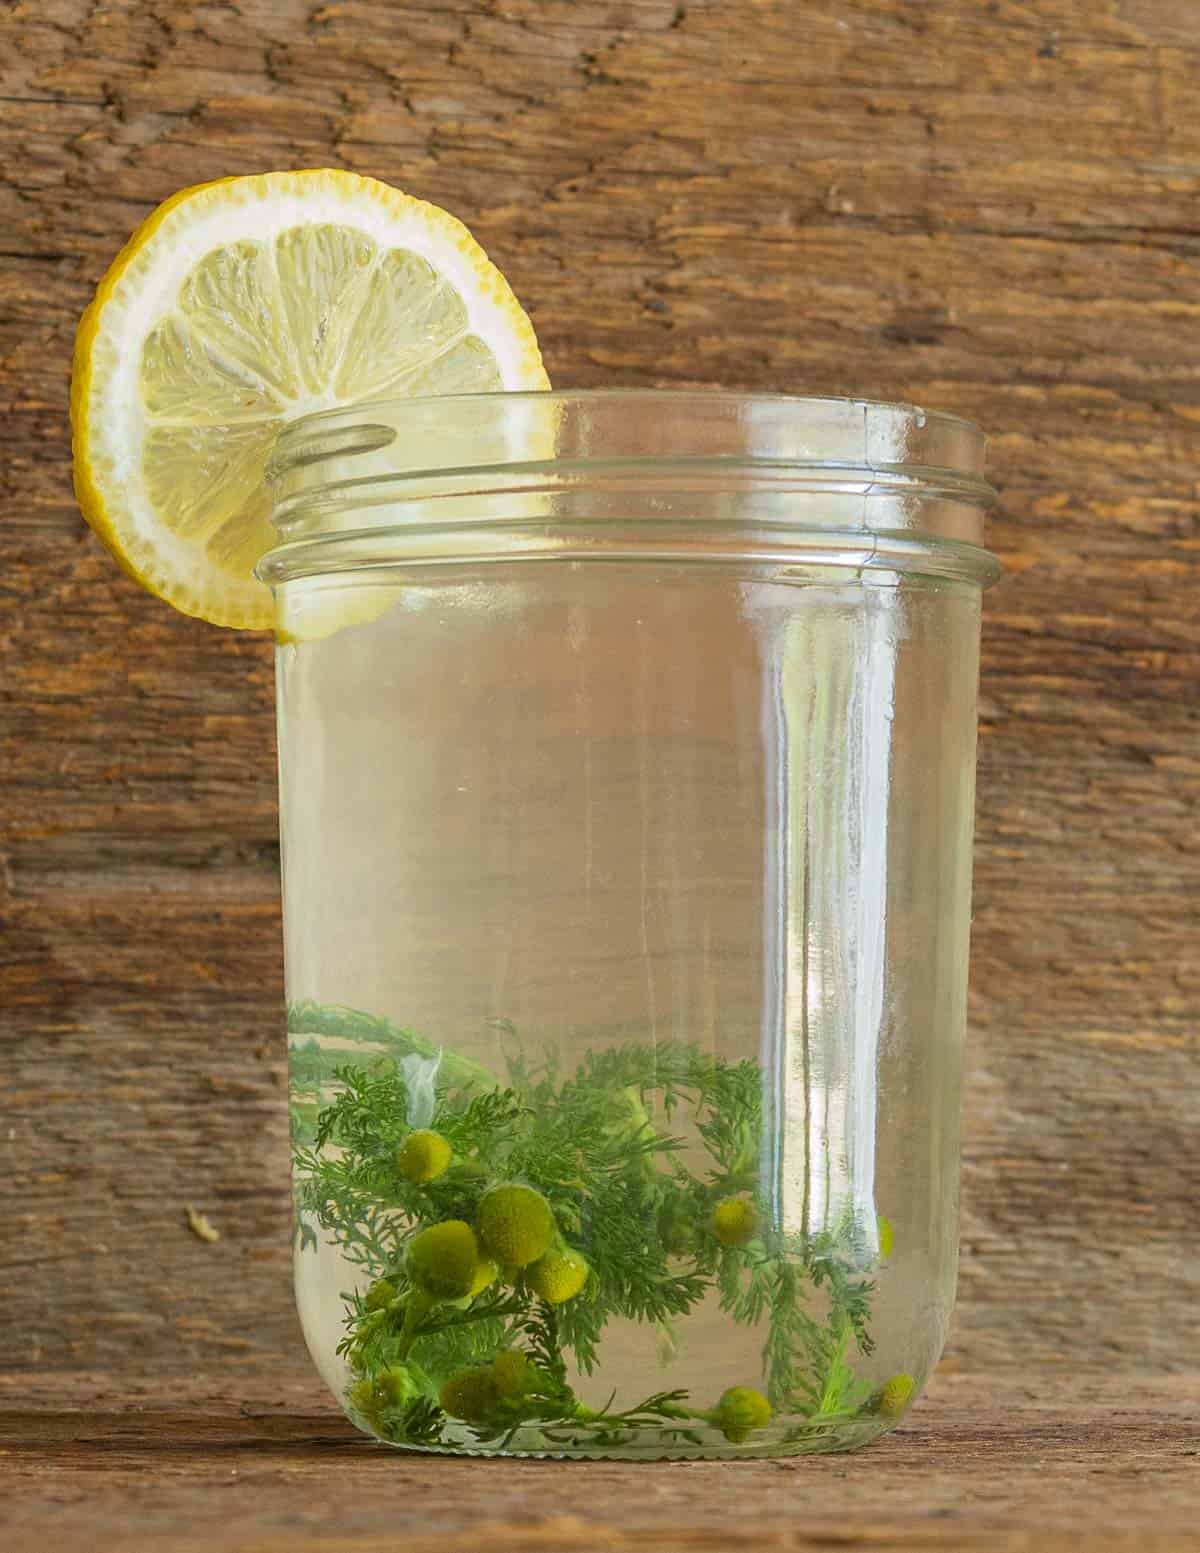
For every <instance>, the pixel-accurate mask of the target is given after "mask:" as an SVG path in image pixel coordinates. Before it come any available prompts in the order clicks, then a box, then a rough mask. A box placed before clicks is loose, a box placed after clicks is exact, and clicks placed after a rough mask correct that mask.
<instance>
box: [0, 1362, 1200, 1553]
mask: <svg viewBox="0 0 1200 1553" xmlns="http://www.w3.org/2000/svg"><path fill="white" fill-rule="evenodd" d="M1198 1382H1200V1376H1196V1375H1190V1376H1174V1377H1165V1378H1155V1379H1154V1380H1153V1381H1149V1380H1139V1379H1136V1378H1131V1377H1121V1378H1120V1379H1114V1378H1112V1377H1103V1376H1099V1377H1090V1378H1086V1379H1072V1380H1071V1381H1070V1382H1068V1383H1066V1384H1063V1383H1059V1382H1053V1383H1046V1382H1045V1380H1044V1379H1040V1378H1033V1379H1032V1380H1018V1379H1014V1378H1013V1377H1012V1376H1004V1375H988V1374H984V1373H977V1374H975V1375H972V1376H966V1375H959V1376H944V1377H942V1378H940V1379H939V1380H937V1381H935V1383H934V1384H933V1386H932V1387H931V1388H930V1390H929V1391H928V1392H927V1393H926V1395H925V1397H924V1398H923V1399H922V1401H921V1402H920V1404H919V1405H918V1407H917V1408H916V1409H915V1410H914V1412H913V1413H912V1414H911V1415H910V1416H909V1418H908V1419H907V1421H906V1422H905V1424H904V1425H903V1427H902V1428H901V1429H899V1430H898V1431H897V1432H896V1433H895V1434H894V1435H891V1436H889V1437H887V1438H885V1439H884V1440H882V1441H880V1442H878V1443H877V1444H875V1445H873V1446H870V1447H869V1448H868V1449H867V1450H865V1451H861V1452H859V1453H858V1454H856V1455H849V1456H844V1455H843V1456H810V1457H806V1458H803V1459H798V1460H794V1461H787V1462H780V1461H760V1462H720V1463H713V1462H700V1463H695V1462H674V1463H669V1464H660V1465H658V1466H655V1465H653V1464H648V1463H616V1462H596V1463H592V1462H570V1463H556V1462H526V1461H522V1462H512V1461H481V1460H463V1459H449V1458H442V1457H433V1456H410V1455H407V1454H401V1453H399V1452H396V1451H393V1450H391V1449H389V1448H387V1447H384V1446H377V1445H374V1444H372V1443H370V1442H368V1441H366V1440H364V1439H363V1437H362V1436H361V1435H358V1434H357V1433H356V1432H355V1431H354V1430H353V1429H352V1428H351V1426H350V1425H349V1424H347V1423H346V1422H345V1420H344V1419H342V1418H341V1416H340V1414H337V1413H335V1412H334V1411H332V1410H331V1407H330V1404H329V1402H328V1400H327V1399H322V1398H321V1397H320V1395H319V1394H317V1393H316V1392H314V1391H313V1390H312V1388H311V1387H307V1388H306V1387H305V1386H303V1385H294V1386H287V1387H276V1388H274V1390H270V1389H267V1388H263V1387H256V1388H254V1389H255V1391H256V1395H255V1397H254V1399H253V1400H251V1401H243V1402H242V1403H241V1404H238V1403H236V1402H234V1401H231V1399H230V1395H229V1392H228V1389H227V1388H214V1387H213V1386H212V1385H211V1383H208V1384H204V1383H201V1382H199V1381H196V1380H190V1381H188V1380H185V1381H182V1382H179V1383H177V1384H174V1385H172V1386H169V1387H165V1386H164V1385H163V1384H162V1383H161V1381H156V1382H151V1383H148V1384H146V1385H145V1386H144V1387H143V1388H142V1392H141V1395H140V1396H139V1397H138V1398H137V1399H136V1400H135V1399H132V1398H130V1399H127V1400H126V1404H125V1405H124V1406H123V1407H121V1408H119V1409H115V1410H114V1409H113V1407H112V1405H111V1402H108V1401H106V1400H105V1398H104V1396H103V1394H102V1393H103V1386H102V1385H101V1386H100V1387H97V1385H96V1378H95V1377H86V1376H81V1377H79V1379H78V1382H77V1385H76V1389H75V1394H74V1395H73V1396H71V1395H69V1394H65V1393H60V1394H59V1395H57V1396H54V1395H50V1394H49V1392H48V1390H47V1387H46V1386H45V1385H44V1384H41V1383H39V1384H35V1386H34V1389H33V1391H32V1393H30V1392H29V1391H27V1390H26V1391H25V1392H24V1395H21V1394H20V1393H18V1394H17V1395H16V1396H14V1395H12V1394H11V1393H10V1394H8V1395H6V1394H5V1392H4V1391H0V1479H2V1481H3V1485H4V1492H3V1495H0V1546H3V1547H5V1548H6V1549H8V1548H9V1547H11V1548H12V1549H13V1550H14V1553H18V1550H19V1553H24V1550H25V1549H29V1550H30V1553H59V1550H61V1553H77V1550H78V1549H79V1547H80V1546H84V1547H86V1548H87V1549H88V1550H89V1553H128V1550H130V1549H135V1550H137V1553H141V1550H145V1553H213V1550H215V1553H395V1550H399V1549H402V1550H403V1553H476V1550H485V1553H526V1550H529V1553H534V1550H537V1553H551V1550H562V1553H609V1550H611V1553H635V1550H637V1553H793V1550H795V1553H799V1550H801V1549H830V1550H833V1549H846V1548H861V1549H869V1550H878V1553H884V1550H888V1553H890V1550H893V1549H894V1550H897V1553H899V1550H904V1553H934V1550H937V1553H993V1550H1000V1549H1011V1550H1021V1553H1026V1550H1027V1553H1192V1550H1193V1549H1194V1548H1195V1547H1196V1546H1197V1540H1196V1539H1197V1513H1196V1512H1197V1494H1196V1479H1197V1475H1198V1474H1200V1415H1198V1413H1197V1407H1196V1396H1197V1383H1198ZM34 1402H36V1403H38V1404H40V1409H39V1410H38V1411H33V1412H31V1411H30V1407H31V1404H32V1403H34ZM64 1403H69V1404H70V1407H71V1411H66V1412H64V1411H59V1410H57V1409H61V1408H62V1407H63V1405H64ZM14 1404H16V1408H15V1410H11V1411H10V1409H14ZM6 1535H7V1537H8V1539H9V1540H7V1541H6V1540H5V1536H6Z"/></svg>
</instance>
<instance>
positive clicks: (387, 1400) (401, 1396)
mask: <svg viewBox="0 0 1200 1553" xmlns="http://www.w3.org/2000/svg"><path fill="white" fill-rule="evenodd" d="M419 1390H420V1388H419V1387H418V1385H417V1383H416V1381H415V1380H414V1379H413V1377H412V1375H411V1374H410V1373H409V1371H408V1369H407V1367H406V1366H405V1365H403V1364H389V1365H388V1367H387V1369H385V1370H380V1372H379V1374H378V1375H376V1377H375V1383H374V1393H375V1400H376V1402H377V1404H378V1406H379V1407H380V1408H385V1407H403V1406H404V1404H405V1403H406V1402H411V1401H412V1400H413V1398H414V1397H415V1396H416V1395H417V1393H418V1391H419Z"/></svg>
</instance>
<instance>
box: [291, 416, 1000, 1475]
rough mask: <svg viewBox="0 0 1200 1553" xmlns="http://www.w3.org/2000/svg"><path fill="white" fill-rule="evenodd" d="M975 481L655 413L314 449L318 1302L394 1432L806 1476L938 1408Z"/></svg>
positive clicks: (300, 1273) (362, 1416) (304, 1198)
mask: <svg viewBox="0 0 1200 1553" xmlns="http://www.w3.org/2000/svg"><path fill="white" fill-rule="evenodd" d="M982 454H983V441H982V437H981V435H980V433H979V432H978V431H977V430H976V428H975V427H973V426H971V425H970V424H968V423H967V422H965V421H962V420H958V419H956V418H954V417H952V416H948V415H942V414H933V413H927V412H925V411H922V410H919V409H916V408H913V407H911V406H906V405H893V404H882V403H872V402H865V401H861V400H837V399H803V398H787V397H776V396H765V395H739V394H729V393H703V392H669V393H656V392H643V391H640V390H638V391H616V392H603V393H592V392H587V393H564V394H495V395H478V396H470V397H461V398H453V397H447V398H440V399H426V400H407V401H389V402H379V403H373V404H363V405H357V406H355V407H353V408H352V409H344V410H337V411H330V412H328V413H322V414H318V415H313V416H310V417H308V418H306V419H304V420H301V421H298V422H296V423H295V424H293V425H292V426H290V427H289V428H288V429H287V430H286V432H285V433H284V435H283V437H282V438H281V441H280V443H279V446H278V449H277V452H276V455H275V458H274V461H273V464H272V468H271V471H270V474H271V479H272V485H273V493H274V502H275V506H274V522H275V525H276V529H277V536H278V543H277V545H276V547H275V548H274V549H273V550H272V551H271V552H270V553H269V554H268V555H267V556H266V558H265V559H264V561H263V562H262V563H261V568H260V575H261V576H262V577H263V578H264V580H265V581H267V582H268V583H269V584H270V585H271V587H272V589H273V590H274V595H275V599H276V605H277V641H278V648H277V659H276V666H277V682H278V709H279V764H280V827H281V833H282V853H283V898H284V929H285V948H286V968H287V996H288V1005H289V1021H288V1022H289V1047H290V1075H291V1078H290V1104H291V1118H292V1139H293V1157H294V1191H295V1271H296V1292H297V1300H298V1305H299V1310H300V1315H301V1319H302V1323H303V1328H304V1332H305V1335H306V1338H307V1342H308V1345H309V1347H310V1349H311V1352H312V1356H313V1359H314V1360H315V1362H316V1365H317V1368H318V1369H319V1371H320V1373H321V1374H322V1376H323V1377H324V1378H325V1380H326V1382H327V1383H328V1385H329V1386H330V1388H331V1389H332V1391H333V1392H334V1393H335V1395H336V1396H337V1397H338V1398H339V1399H340V1400H341V1402H342V1404H343V1406H344V1407H345V1409H346V1411H347V1413H348V1415H349V1416H350V1418H351V1419H353V1420H354V1422H355V1423H356V1424H357V1425H359V1426H360V1427H361V1428H362V1429H363V1430H365V1431H367V1432H368V1433H370V1434H372V1435H374V1436H376V1437H377V1438H379V1439H380V1440H384V1441H387V1442H389V1443H391V1444H393V1445H396V1446H400V1447H406V1448H410V1449H420V1450H439V1451H451V1452H460V1453H472V1454H509V1455H539V1456H541V1455H549V1456H568V1457H596V1456H622V1457H634V1456H643V1457H737V1456H773V1455H789V1454H795V1453H800V1452H807V1451H827V1450H839V1449H848V1448H851V1447H855V1446H859V1445H862V1444H865V1443H866V1442H868V1441H870V1440H871V1439H873V1438H875V1437H876V1436H877V1435H879V1434H881V1433H883V1432H884V1431H886V1430H888V1429H890V1428H892V1427H893V1426H894V1425H895V1424H896V1423H897V1421H898V1420H899V1419H901V1418H902V1417H903V1416H904V1414H905V1412H906V1410H907V1409H908V1408H909V1407H910V1406H911V1405H912V1403H913V1402H914V1401H915V1399H916V1398H917V1396H918V1395H919V1393H920V1390H921V1387H922V1386H923V1384H924V1382H925V1380H926V1378H927V1376H928V1375H929V1373H930V1371H931V1370H932V1368H933V1366H934V1364H935V1363H936V1361H937V1359H938V1356H939V1354H940V1353H941V1350H942V1346H943V1343H944V1341H945V1338H946V1330H947V1324H948V1322H949V1319H950V1312H951V1306H952V1303H953V1298H954V1287H955V1266H956V1254H957V1230H956V1217H957V1197H958V1168H959V1166H958V1153H959V1112H960V1069H961V1060H960V1059H961V1050H962V1044H963V1026H964V1008H965V995H966V975H967V949H968V932H969V922H970V880H971V845H972V818H973V816H972V810H973V795H974V770H975V731H976V681H977V669H978V643H979V625H980V600H981V594H982V590H983V588H984V587H985V586H986V585H987V584H988V583H989V582H990V581H992V580H993V579H994V577H995V576H996V575H997V570H998V568H997V565H996V563H995V561H994V560H993V558H992V557H991V556H990V555H989V554H988V553H987V551H986V550H984V549H983V548H982V515H983V512H984V509H985V508H986V506H987V504H988V501H989V499H990V497H991V495H992V493H991V491H990V489H989V487H988V486H987V485H986V484H985V483H984V480H983V478H982V474H981V468H982Z"/></svg>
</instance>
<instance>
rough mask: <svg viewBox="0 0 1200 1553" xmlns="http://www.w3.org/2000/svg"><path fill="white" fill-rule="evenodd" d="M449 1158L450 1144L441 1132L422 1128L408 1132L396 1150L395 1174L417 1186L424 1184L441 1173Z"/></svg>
mask: <svg viewBox="0 0 1200 1553" xmlns="http://www.w3.org/2000/svg"><path fill="white" fill-rule="evenodd" d="M450 1158H451V1150H450V1145H449V1144H448V1143H447V1142H446V1140H445V1138H443V1137H442V1135H441V1133H440V1132H429V1131H428V1130H426V1129H424V1128H422V1129H420V1130H418V1131H417V1132H410V1133H409V1135H408V1137H407V1138H405V1140H404V1142H403V1143H402V1144H401V1145H400V1147H399V1148H398V1149H397V1150H396V1155H395V1161H394V1162H395V1166H396V1173H397V1175H401V1176H403V1177H404V1179H405V1180H406V1181H412V1182H413V1183H414V1184H415V1185H417V1186H424V1185H426V1183H427V1182H429V1181H436V1180H437V1178H438V1176H440V1175H442V1174H443V1172H444V1171H445V1170H446V1168H447V1167H448V1166H449V1164H450Z"/></svg>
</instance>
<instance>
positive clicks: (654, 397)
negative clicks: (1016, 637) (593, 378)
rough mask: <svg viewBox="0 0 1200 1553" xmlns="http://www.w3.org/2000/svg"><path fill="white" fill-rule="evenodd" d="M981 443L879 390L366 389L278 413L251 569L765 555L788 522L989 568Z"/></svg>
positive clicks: (283, 572) (817, 532) (789, 531)
mask: <svg viewBox="0 0 1200 1553" xmlns="http://www.w3.org/2000/svg"><path fill="white" fill-rule="evenodd" d="M984 449H985V439H984V436H983V433H982V431H981V430H980V428H979V427H978V426H976V425H975V424H974V423H973V422H971V421H969V420H967V419H965V418H964V417H962V416H959V415H955V414H952V413H949V412H946V411H941V410H926V409H923V408H922V407H921V406H919V405H915V404H909V403H904V402H891V401H888V400H883V399H863V398H852V397H837V396H832V395H798V394H780V393H758V392H741V391H737V390H728V389H711V388H636V387H624V388H621V387H618V388H585V389H557V390H521V391H512V392H498V393H472V394H447V395H441V396H437V397H425V398H419V397H412V398H396V397H392V398H377V399H374V400H369V401H363V402H362V403H359V404H354V405H349V406H342V407H334V408H329V409H324V410H317V411H313V412H310V413H309V414H307V415H305V416H303V417H299V418H297V419H296V420H295V421H292V422H289V423H288V424H286V425H285V426H284V427H283V428H282V429H281V431H280V434H279V437H278V439H277V442H276V446H275V449H274V451H273V453H272V455H271V457H270V459H269V461H268V465H267V479H268V484H269V487H270V493H271V496H272V498H273V503H274V510H273V512H272V519H273V522H274V524H275V527H276V529H277V531H278V534H279V538H280V541H281V542H280V544H278V545H277V546H276V548H275V549H273V550H271V551H269V552H268V554H267V555H266V556H265V557H264V558H263V560H262V562H260V566H259V575H260V576H261V577H262V578H263V579H264V580H265V581H268V582H271V583H275V582H278V581H285V580H287V579H288V578H289V577H291V576H296V575H310V574H311V573H312V572H313V571H314V570H327V569H330V568H331V567H334V566H340V564H341V563H342V562H345V564H347V565H350V564H353V565H354V566H356V567H359V566H362V565H364V564H366V561H365V560H364V556H365V555H367V554H369V553H370V551H371V548H372V545H375V546H376V547H377V548H378V549H379V560H380V564H390V563H391V562H392V561H394V560H399V559H404V560H406V561H409V562H411V561H414V560H415V561H417V562H419V563H421V564H426V563H432V562H435V561H437V562H450V561H458V560H463V559H466V558H467V556H468V554H471V555H473V556H474V557H475V558H476V559H482V558H486V559H489V560H494V559H500V558H501V557H502V556H503V555H504V554H505V553H506V552H507V554H508V555H509V557H510V558H512V559H518V558H520V557H522V556H527V557H529V558H532V557H533V556H535V555H536V557H537V558H539V559H545V558H553V557H562V558H571V557H572V556H576V555H578V556H583V557H585V558H597V559H599V558H605V557H610V556H613V557H615V556H622V557H624V556H627V555H628V554H630V553H632V552H633V551H636V550H638V549H639V548H641V549H644V551H645V553H646V555H647V556H648V557H649V556H651V555H653V556H654V557H655V558H658V559H667V558H668V557H677V558H679V559H690V558H692V557H693V556H698V555H701V554H702V555H703V556H704V557H708V558H716V557H717V556H721V557H726V558H729V557H733V556H736V553H737V550H738V537H739V535H745V536H747V538H749V537H750V536H751V535H752V534H754V533H758V534H759V538H760V539H761V540H762V542H763V543H764V544H765V546H766V550H767V551H769V552H770V553H772V554H774V553H776V552H777V551H779V550H780V548H781V546H782V549H783V550H785V551H787V550H791V551H797V550H798V549H802V548H803V545H802V541H803V539H804V537H805V536H806V535H808V536H809V537H813V536H817V537H819V540H820V544H819V546H818V549H821V550H822V552H823V553H825V552H827V549H828V542H829V538H830V536H831V535H838V534H840V535H842V536H844V537H845V538H847V539H857V540H862V538H863V536H864V535H866V536H869V537H871V538H872V539H873V538H875V537H877V536H892V537H894V538H900V539H903V541H904V543H905V545H906V546H910V547H911V546H912V545H913V544H916V545H917V546H918V547H919V546H920V545H922V544H924V545H927V546H929V545H948V546H950V547H952V550H953V552H955V553H954V554H953V555H951V554H949V553H947V554H946V555H943V556H942V557H940V559H939V561H938V564H937V565H936V566H935V567H934V568H933V570H935V571H937V572H938V573H939V574H943V575H945V574H947V570H946V569H947V567H948V568H949V574H956V575H962V576H966V577H970V579H971V580H974V581H979V582H986V581H990V580H991V579H992V577H993V576H994V575H995V573H996V572H997V571H998V567H997V566H996V563H995V561H994V559H993V558H992V557H991V556H990V555H988V553H987V552H986V550H984V549H983V548H982V546H983V530H982V515H983V512H984V510H985V509H986V508H987V507H989V506H990V505H991V504H992V502H993V501H994V499H995V492H994V491H993V489H992V487H991V486H990V485H989V484H988V483H987V481H986V480H985V479H984V476H983V459H984ZM668 527H669V528H670V538H669V542H668V541H667V539H666V538H665V537H664V536H665V535H666V533H667V529H668ZM618 529H619V531H620V532H619V534H618V533H617V530H618ZM717 529H720V531H721V538H720V541H719V542H716V540H715V534H716V530H717ZM534 531H536V533H537V535H538V540H539V542H538V543H536V544H534V545H533V546H532V548H531V547H530V545H529V543H528V540H529V536H530V533H531V532H534ZM681 536H682V537H681ZM692 536H694V539H695V542H693V537H692ZM764 536H765V537H764ZM418 539H419V541H420V542H419V543H418V542H417V541H418ZM351 540H353V541H354V543H353V544H343V543H342V542H343V541H351ZM464 541H465V542H464ZM542 541H546V542H544V543H543V542H542ZM664 543H665V544H667V549H666V550H665V551H664V550H663V548H662V546H663V544H664ZM681 546H682V548H680V547H681ZM339 547H340V548H339ZM401 548H403V549H404V551H405V554H404V556H403V557H402V556H400V554H399V550H400V549H401ZM843 548H846V547H843ZM849 548H851V549H852V548H853V546H850V547H849ZM884 548H886V547H884ZM968 552H974V555H973V558H972V556H970V555H969V554H968ZM906 553H907V552H906ZM351 555H354V556H355V557H356V559H355V560H353V561H351V560H350V557H351ZM881 564H882V563H881ZM905 569H908V570H912V569H915V567H914V566H913V565H910V564H906V566H905Z"/></svg>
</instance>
